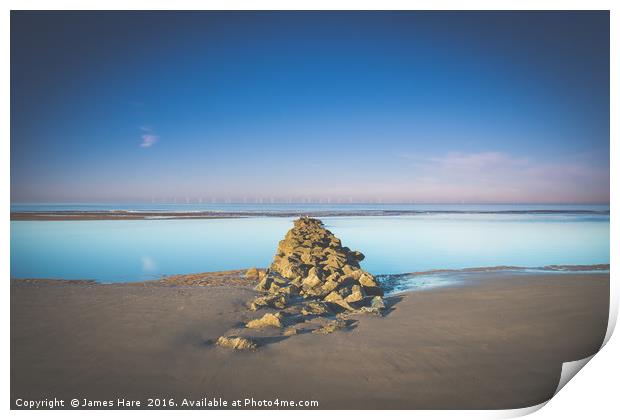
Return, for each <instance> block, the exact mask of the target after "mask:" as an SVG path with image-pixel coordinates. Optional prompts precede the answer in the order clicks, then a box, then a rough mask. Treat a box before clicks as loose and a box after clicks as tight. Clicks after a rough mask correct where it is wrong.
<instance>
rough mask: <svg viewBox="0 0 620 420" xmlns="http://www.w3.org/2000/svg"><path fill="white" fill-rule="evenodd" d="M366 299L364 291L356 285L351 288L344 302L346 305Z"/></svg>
mask: <svg viewBox="0 0 620 420" xmlns="http://www.w3.org/2000/svg"><path fill="white" fill-rule="evenodd" d="M365 297H366V293H365V292H364V289H362V288H361V287H360V286H358V285H357V284H356V285H354V286H353V287H352V288H351V294H349V295H348V296H347V297H346V298H345V299H344V300H345V301H346V302H348V303H353V302H359V301H361V300H363V299H364V298H365Z"/></svg>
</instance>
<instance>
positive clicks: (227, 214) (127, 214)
mask: <svg viewBox="0 0 620 420" xmlns="http://www.w3.org/2000/svg"><path fill="white" fill-rule="evenodd" d="M429 214H498V215H511V214H512V215H526V214H535V215H592V216H597V215H602V216H605V215H609V214H610V212H609V210H578V209H575V210H570V209H567V210H551V209H550V210H544V209H543V210H488V211H485V210H466V211H465V210H463V211H460V210H357V211H300V212H295V211H127V210H110V211H101V210H94V211H86V210H84V211H81V210H63V211H19V212H11V220H12V221H38V220H40V221H70V220H179V219H234V218H246V217H299V216H310V217H354V216H355V217H358V216H416V215H429Z"/></svg>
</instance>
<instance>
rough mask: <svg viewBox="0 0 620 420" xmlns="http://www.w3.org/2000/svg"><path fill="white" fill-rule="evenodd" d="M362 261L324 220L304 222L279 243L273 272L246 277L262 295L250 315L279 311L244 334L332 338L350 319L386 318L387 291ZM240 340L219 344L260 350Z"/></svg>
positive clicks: (253, 271)
mask: <svg viewBox="0 0 620 420" xmlns="http://www.w3.org/2000/svg"><path fill="white" fill-rule="evenodd" d="M363 259H364V255H363V254H362V253H361V252H358V251H351V250H350V249H349V248H347V247H343V246H342V244H341V242H340V239H338V238H337V237H336V236H334V234H333V233H331V232H330V231H329V230H327V229H325V227H324V226H323V223H322V222H321V221H320V220H318V219H312V218H309V217H301V218H299V219H298V220H296V221H295V224H294V227H293V228H292V229H291V230H289V231H288V233H287V234H286V236H285V238H284V239H283V240H282V241H280V243H279V245H278V249H277V251H276V255H275V257H274V259H273V262H272V264H271V266H270V267H269V268H268V269H267V270H265V271H263V270H256V269H251V270H248V273H247V274H246V275H247V276H251V277H253V278H257V279H258V285H257V286H256V290H258V291H260V292H262V294H261V295H259V296H258V297H256V298H255V299H254V300H252V301H251V302H249V303H248V307H249V309H250V310H252V311H257V310H259V309H276V310H277V311H275V312H266V313H264V314H263V316H262V317H260V318H256V319H252V320H249V321H248V322H246V323H245V325H244V326H245V331H247V330H248V329H249V330H263V329H264V330H267V329H271V330H274V329H277V330H276V331H280V332H281V335H282V336H286V337H288V336H293V335H296V334H298V333H301V332H313V333H318V334H330V333H333V332H335V331H337V330H341V329H344V328H347V327H348V326H350V325H351V323H352V322H353V321H351V320H348V316H349V315H352V314H357V313H372V314H381V313H382V311H383V309H384V308H385V303H384V301H383V298H382V296H383V289H382V288H381V286H380V285H379V283H377V281H376V280H375V278H374V277H373V276H372V274H370V273H368V272H367V271H364V270H362V269H361V268H360V264H359V263H360V261H362V260H363ZM317 323H318V325H316V324H317ZM297 326H303V328H302V329H298V328H296V327H297ZM313 326H314V327H313ZM282 330H283V332H282ZM238 334H239V331H235V335H230V336H224V337H220V339H219V340H218V341H217V344H218V345H220V346H223V347H230V348H234V349H238V350H245V349H250V350H252V349H255V348H256V346H257V345H258V344H257V343H255V342H254V341H252V339H250V338H243V337H240V336H239V335H238ZM241 334H243V332H241Z"/></svg>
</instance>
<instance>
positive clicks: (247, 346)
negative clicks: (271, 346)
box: [216, 336, 258, 350]
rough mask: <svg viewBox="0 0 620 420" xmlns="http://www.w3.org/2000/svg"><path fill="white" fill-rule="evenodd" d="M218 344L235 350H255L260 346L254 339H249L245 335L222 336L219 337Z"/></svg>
mask: <svg viewBox="0 0 620 420" xmlns="http://www.w3.org/2000/svg"><path fill="white" fill-rule="evenodd" d="M216 344H217V345H218V346H221V347H228V348H231V349H234V350H254V349H256V347H258V346H257V344H256V343H255V342H253V341H252V340H249V339H247V338H243V337H235V336H230V337H224V336H222V337H220V338H218V339H217V343H216Z"/></svg>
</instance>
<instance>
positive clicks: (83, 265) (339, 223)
mask: <svg viewBox="0 0 620 420" xmlns="http://www.w3.org/2000/svg"><path fill="white" fill-rule="evenodd" d="M292 220H293V219H290V218H279V217H251V218H242V219H212V220H205V219H203V220H123V221H107V220H97V221H51V222H47V221H31V222H28V221H12V222H11V276H12V277H13V278H23V277H45V278H65V279H95V280H99V281H104V282H115V281H132V280H134V281H137V280H144V279H150V278H157V277H159V276H161V275H165V274H178V273H193V272H203V271H217V270H227V269H236V268H244V267H251V266H258V267H265V266H267V265H269V262H270V261H271V259H272V257H273V254H274V252H275V249H276V246H277V243H278V241H279V240H280V239H282V237H283V236H284V234H285V233H286V231H287V230H288V229H290V227H291V223H292ZM323 221H324V222H325V225H326V226H327V227H328V228H329V229H330V230H332V231H333V232H334V233H335V234H336V235H337V236H339V237H340V238H341V239H342V242H343V244H344V245H347V246H349V247H350V248H352V249H358V250H361V251H362V252H363V253H364V254H365V255H366V259H365V260H364V261H363V263H362V265H363V267H364V268H365V269H367V270H368V271H370V272H372V273H374V274H398V273H405V272H415V271H426V270H432V269H439V268H451V269H459V268H467V267H484V266H497V265H518V266H528V267H537V266H544V265H551V264H558V265H563V264H603V263H609V216H608V215H604V214H603V215H601V214H589V215H575V214H469V213H458V214H449V213H446V214H418V215H414V216H382V217H375V216H359V217H329V218H327V217H326V218H323Z"/></svg>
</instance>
